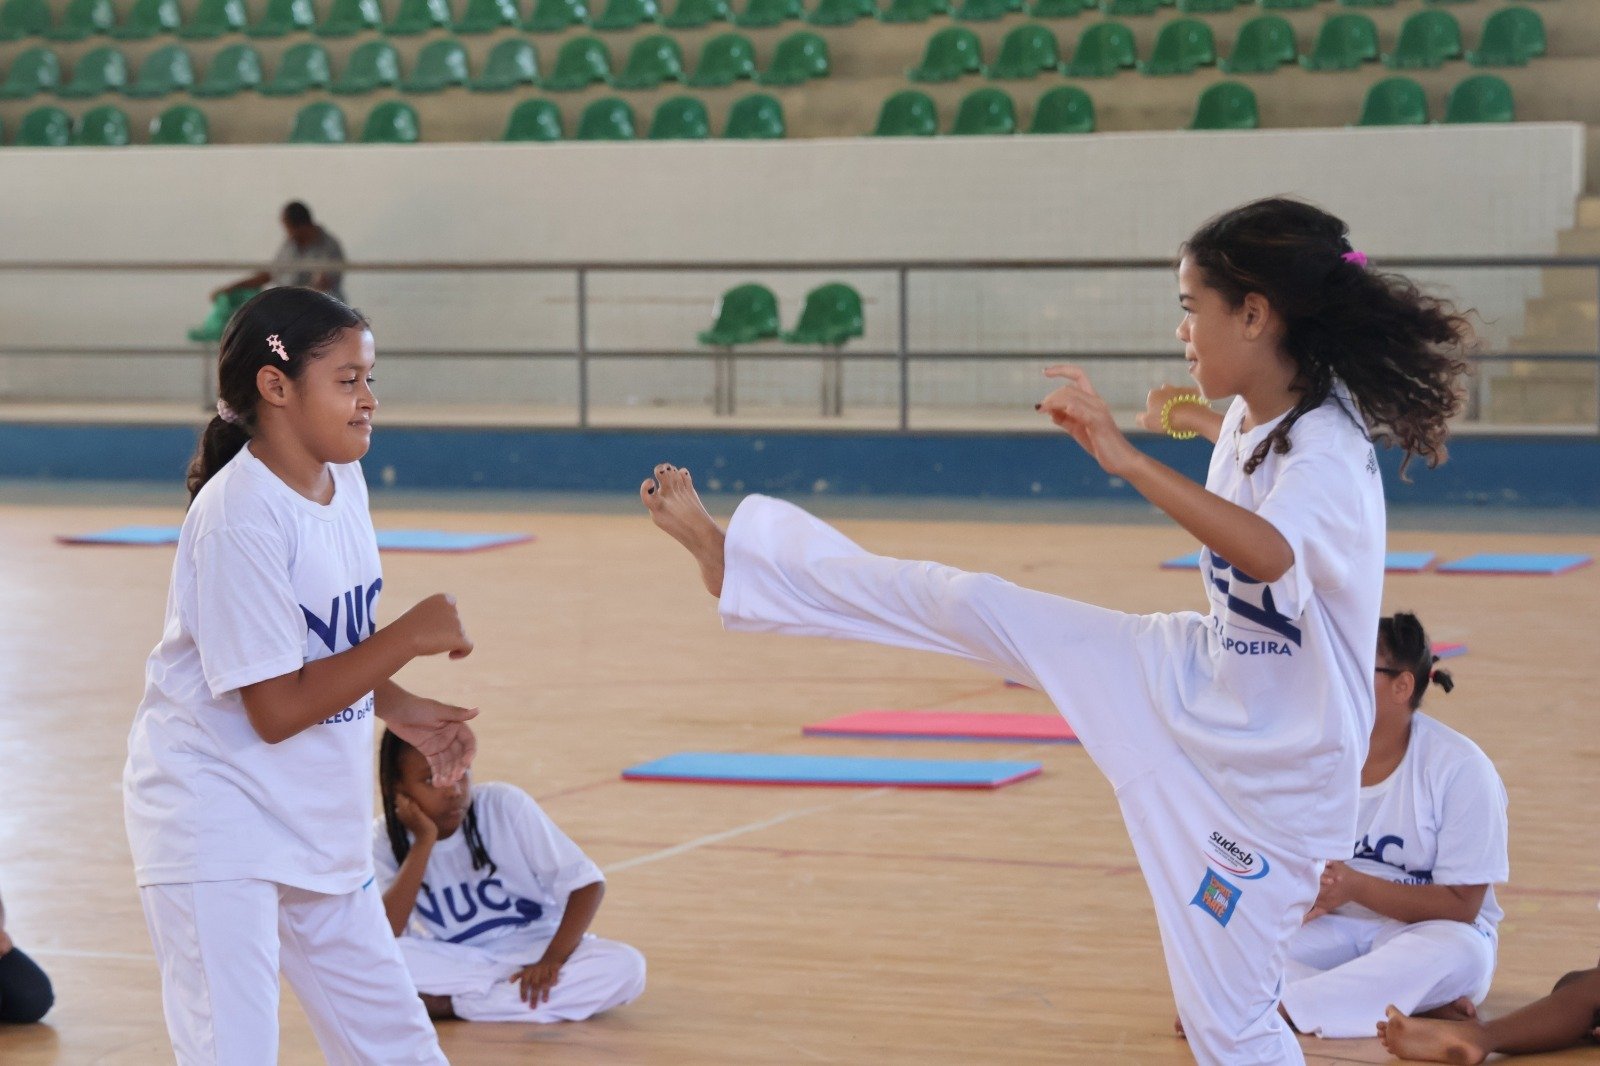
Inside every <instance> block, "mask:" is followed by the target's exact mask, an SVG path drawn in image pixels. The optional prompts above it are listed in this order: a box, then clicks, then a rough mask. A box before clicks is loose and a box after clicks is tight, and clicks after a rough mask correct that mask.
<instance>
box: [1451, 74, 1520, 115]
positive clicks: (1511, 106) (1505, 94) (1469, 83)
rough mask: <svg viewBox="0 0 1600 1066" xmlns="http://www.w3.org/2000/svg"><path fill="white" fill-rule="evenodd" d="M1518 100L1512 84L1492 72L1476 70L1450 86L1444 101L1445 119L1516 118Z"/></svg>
mask: <svg viewBox="0 0 1600 1066" xmlns="http://www.w3.org/2000/svg"><path fill="white" fill-rule="evenodd" d="M1516 110H1517V109H1516V102H1515V101H1514V100H1513V99H1512V97H1511V86H1509V85H1507V84H1506V81H1505V79H1504V78H1500V77H1497V76H1495V75H1493V74H1477V75H1474V76H1473V77H1470V78H1468V79H1467V80H1466V81H1464V82H1462V83H1461V84H1459V85H1457V86H1456V87H1455V88H1454V89H1451V90H1450V97H1449V99H1448V100H1447V101H1446V102H1445V108H1444V121H1445V122H1448V123H1451V124H1452V125H1454V124H1458V123H1466V122H1514V121H1515V120H1516Z"/></svg>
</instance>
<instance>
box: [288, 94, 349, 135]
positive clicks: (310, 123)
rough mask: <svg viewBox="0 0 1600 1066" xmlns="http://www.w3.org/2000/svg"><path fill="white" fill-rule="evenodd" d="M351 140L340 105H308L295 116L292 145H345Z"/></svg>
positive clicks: (321, 103) (323, 102) (290, 133)
mask: <svg viewBox="0 0 1600 1066" xmlns="http://www.w3.org/2000/svg"><path fill="white" fill-rule="evenodd" d="M348 139H349V134H348V132H347V127H346V125H345V120H344V112H343V111H341V110H339V105H338V104H330V103H327V102H326V101H320V102H318V103H315V104H307V105H306V106H305V107H302V108H301V109H300V110H299V112H298V113H297V114H296V115H295V116H294V126H293V127H292V128H291V129H290V130H289V143H290V144H343V143H344V142H345V141H346V140H348Z"/></svg>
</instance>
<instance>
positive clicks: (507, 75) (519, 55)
mask: <svg viewBox="0 0 1600 1066" xmlns="http://www.w3.org/2000/svg"><path fill="white" fill-rule="evenodd" d="M537 84H539V55H538V53H537V52H535V51H534V50H533V45H531V44H529V43H528V42H527V41H524V40H522V39H520V38H515V37H514V38H511V39H509V40H504V41H501V42H500V43H499V44H497V45H495V46H494V47H493V48H492V49H490V50H489V58H488V59H486V60H484V63H483V72H482V73H481V74H479V75H478V76H477V77H476V78H475V79H473V82H472V91H473V92H475V93H503V92H509V91H510V90H512V89H515V88H517V87H518V86H522V85H537Z"/></svg>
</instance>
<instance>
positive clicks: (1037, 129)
mask: <svg viewBox="0 0 1600 1066" xmlns="http://www.w3.org/2000/svg"><path fill="white" fill-rule="evenodd" d="M1028 132H1029V133H1093V132H1094V101H1093V100H1091V99H1089V94H1088V93H1086V92H1084V91H1083V90H1082V89H1080V88H1078V87H1077V86H1076V85H1058V86H1056V87H1055V88H1054V89H1051V90H1050V91H1049V92H1047V93H1045V94H1044V95H1043V96H1041V97H1039V102H1038V103H1037V104H1035V105H1034V108H1033V122H1032V123H1030V124H1029V126H1028Z"/></svg>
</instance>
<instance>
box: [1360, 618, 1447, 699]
mask: <svg viewBox="0 0 1600 1066" xmlns="http://www.w3.org/2000/svg"><path fill="white" fill-rule="evenodd" d="M1378 643H1379V644H1381V645H1382V646H1383V650H1384V651H1386V652H1388V653H1389V658H1390V659H1391V660H1392V661H1393V662H1394V665H1395V669H1396V670H1404V671H1405V672H1406V673H1408V674H1410V675H1411V678H1412V680H1413V681H1414V682H1415V684H1414V685H1413V686H1412V689H1411V709H1412V710H1413V711H1414V710H1416V709H1417V708H1418V707H1420V706H1422V694H1423V693H1424V692H1426V691H1427V690H1428V685H1429V683H1430V682H1431V683H1433V684H1435V685H1438V686H1439V687H1440V688H1441V689H1443V690H1444V691H1445V692H1449V691H1451V690H1452V689H1454V688H1455V687H1456V682H1455V678H1453V677H1451V676H1450V671H1448V670H1439V669H1436V668H1435V664H1437V663H1438V661H1439V657H1438V656H1437V655H1435V654H1433V645H1432V644H1430V643H1429V642H1428V634H1427V633H1426V632H1425V631H1424V630H1423V628H1422V623H1421V622H1419V621H1418V620H1417V616H1416V615H1414V614H1410V613H1407V612H1405V611H1401V612H1399V613H1397V614H1392V615H1389V616H1388V617H1386V618H1380V619H1378Z"/></svg>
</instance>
